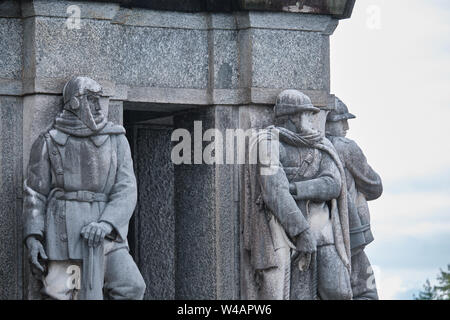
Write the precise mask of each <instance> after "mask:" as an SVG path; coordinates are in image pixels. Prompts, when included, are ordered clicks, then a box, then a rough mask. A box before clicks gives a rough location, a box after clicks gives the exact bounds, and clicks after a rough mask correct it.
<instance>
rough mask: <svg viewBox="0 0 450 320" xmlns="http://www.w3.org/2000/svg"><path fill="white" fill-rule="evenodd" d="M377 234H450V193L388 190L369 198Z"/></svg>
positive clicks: (391, 235) (387, 236) (377, 235)
mask: <svg viewBox="0 0 450 320" xmlns="http://www.w3.org/2000/svg"><path fill="white" fill-rule="evenodd" d="M369 207H370V212H371V219H372V221H371V223H372V229H373V232H374V234H375V237H376V238H379V239H383V240H387V239H392V238H396V237H406V236H415V237H423V236H432V235H435V234H438V233H448V234H450V197H449V195H448V194H447V193H437V192H420V193H419V192H416V193H403V194H390V193H384V194H383V196H382V197H381V198H380V199H379V200H376V201H372V202H369Z"/></svg>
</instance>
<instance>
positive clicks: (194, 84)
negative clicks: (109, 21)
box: [111, 26, 208, 89]
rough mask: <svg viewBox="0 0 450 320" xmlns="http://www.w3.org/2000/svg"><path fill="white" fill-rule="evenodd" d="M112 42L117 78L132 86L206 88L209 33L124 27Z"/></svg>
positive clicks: (113, 64) (113, 63)
mask: <svg viewBox="0 0 450 320" xmlns="http://www.w3.org/2000/svg"><path fill="white" fill-rule="evenodd" d="M117 30H121V32H120V34H118V35H117V37H118V38H117V42H115V43H111V47H113V46H114V47H116V48H117V50H119V51H118V52H117V51H116V54H115V55H114V58H113V60H112V67H114V68H115V69H114V70H112V74H114V79H115V80H116V81H117V82H119V83H126V84H128V85H131V86H148V87H163V88H164V87H169V88H192V89H198V88H206V86H207V82H208V45H207V31H202V30H184V29H166V28H132V27H128V28H124V29H122V28H121V27H118V26H117V27H116V31H117Z"/></svg>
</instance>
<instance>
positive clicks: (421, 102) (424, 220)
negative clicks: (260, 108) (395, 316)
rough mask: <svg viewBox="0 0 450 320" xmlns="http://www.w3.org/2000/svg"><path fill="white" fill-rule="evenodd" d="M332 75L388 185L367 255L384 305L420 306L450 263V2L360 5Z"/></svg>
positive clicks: (339, 39) (335, 46)
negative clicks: (413, 302)
mask: <svg viewBox="0 0 450 320" xmlns="http://www.w3.org/2000/svg"><path fill="white" fill-rule="evenodd" d="M378 14H379V19H378V18H377V16H378ZM331 75H332V76H331V79H332V80H331V81H332V83H331V88H332V93H334V94H336V95H337V96H338V97H340V98H341V99H342V100H343V101H344V102H345V103H346V104H347V105H348V107H349V109H350V112H352V113H354V114H355V115H356V116H357V119H355V120H351V121H350V131H349V135H348V137H349V138H351V139H354V140H355V141H356V142H357V143H358V144H359V145H360V146H361V148H362V149H363V151H364V153H365V155H366V156H367V158H368V161H369V164H370V165H371V166H372V167H373V168H374V169H375V170H376V171H377V172H378V173H379V174H380V175H381V177H382V179H383V183H384V189H385V191H384V194H383V195H382V197H381V198H380V199H379V200H376V201H373V202H371V203H370V204H369V205H370V209H371V217H372V229H373V232H374V236H375V241H374V242H373V243H372V244H371V245H369V247H368V248H367V250H366V251H367V253H368V255H369V259H370V260H371V262H372V264H373V265H374V266H375V269H376V271H377V276H378V277H377V281H378V286H379V293H380V298H382V299H411V298H412V295H413V293H417V291H418V290H420V289H421V287H422V284H423V283H424V282H425V280H426V279H427V278H429V279H430V280H433V279H435V278H436V275H437V274H438V272H439V268H445V267H446V265H447V264H450V143H449V141H448V138H449V137H450V125H449V121H450V1H447V0H426V1H425V0H357V1H356V5H355V8H354V11H353V15H352V17H351V18H350V19H348V20H342V21H341V22H340V24H339V26H338V28H337V29H336V32H335V33H334V35H333V36H332V37H331Z"/></svg>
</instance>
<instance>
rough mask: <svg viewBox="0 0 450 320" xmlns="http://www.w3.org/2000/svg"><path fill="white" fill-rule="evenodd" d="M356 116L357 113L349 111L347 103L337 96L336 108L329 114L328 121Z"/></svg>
mask: <svg viewBox="0 0 450 320" xmlns="http://www.w3.org/2000/svg"><path fill="white" fill-rule="evenodd" d="M355 118H356V116H355V115H353V114H351V113H350V112H348V108H347V106H346V105H345V103H344V102H342V100H341V99H339V98H338V97H335V109H334V110H333V111H331V112H330V113H329V114H328V116H327V121H331V122H337V121H341V120H348V119H355Z"/></svg>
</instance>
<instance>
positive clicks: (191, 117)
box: [175, 106, 239, 299]
mask: <svg viewBox="0 0 450 320" xmlns="http://www.w3.org/2000/svg"><path fill="white" fill-rule="evenodd" d="M194 121H201V123H202V127H203V128H202V129H203V132H204V131H206V130H207V129H209V128H216V129H218V130H219V131H221V132H223V133H224V134H223V136H225V129H229V128H236V125H237V108H233V107H224V106H215V107H211V108H208V109H202V110H201V111H199V112H194V113H190V114H185V115H183V116H179V117H176V120H175V127H176V128H186V129H187V130H188V131H189V132H190V133H191V136H192V137H193V138H194V128H193V126H194ZM200 134H202V133H200ZM194 139H195V138H194ZM194 144H195V142H193V144H192V151H193V152H194ZM207 144H209V143H203V144H202V147H204V146H206V145H207ZM216 146H217V145H216ZM201 150H203V148H202V149H201ZM224 156H225V155H224ZM192 159H194V155H193V157H192ZM236 169H237V166H233V165H226V164H215V165H209V164H205V163H202V164H191V165H189V164H183V165H176V166H175V212H176V228H175V234H176V240H175V243H176V280H175V284H176V298H177V299H238V298H239V256H238V255H239V232H238V230H239V229H238V228H239V227H238V219H239V218H238V217H239V211H238V206H239V198H238V189H237V187H238V183H237V177H238V176H237V171H236Z"/></svg>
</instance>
